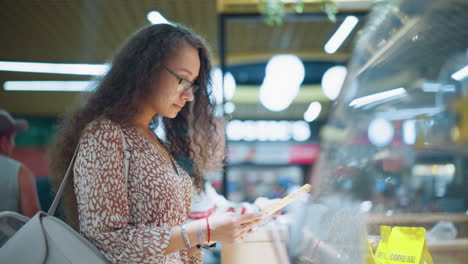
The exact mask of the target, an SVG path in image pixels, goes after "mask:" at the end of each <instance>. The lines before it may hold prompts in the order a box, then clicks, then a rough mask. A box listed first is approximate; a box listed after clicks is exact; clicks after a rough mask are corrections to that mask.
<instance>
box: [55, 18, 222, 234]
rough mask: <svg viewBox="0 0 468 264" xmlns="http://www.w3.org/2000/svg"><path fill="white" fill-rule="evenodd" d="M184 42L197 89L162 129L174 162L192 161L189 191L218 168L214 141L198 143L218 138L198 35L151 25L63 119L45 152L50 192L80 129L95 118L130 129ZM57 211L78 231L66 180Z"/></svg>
mask: <svg viewBox="0 0 468 264" xmlns="http://www.w3.org/2000/svg"><path fill="white" fill-rule="evenodd" d="M184 43H188V44H189V45H191V46H193V47H194V48H196V49H197V50H198V55H199V58H200V72H199V75H198V77H197V79H196V82H197V83H198V84H199V86H200V89H199V90H198V91H197V92H196V93H195V94H194V101H193V102H191V103H190V104H186V106H184V108H183V109H181V111H180V112H179V114H178V115H177V116H176V117H175V118H172V119H170V118H163V124H164V130H165V134H166V143H167V147H168V149H169V151H170V152H171V154H172V155H173V156H175V157H178V156H187V157H192V159H193V160H194V162H195V164H194V165H195V166H193V169H192V171H191V172H190V173H191V175H194V176H195V177H194V184H195V186H196V187H197V189H198V190H201V187H202V180H203V177H202V174H203V173H204V171H207V170H210V169H213V168H216V167H220V166H222V165H221V164H215V163H216V162H214V161H213V159H211V157H210V156H211V155H212V153H213V149H216V146H217V144H218V143H219V142H216V141H208V142H206V140H202V139H203V138H219V137H216V135H213V134H214V133H218V132H217V131H218V130H219V129H217V125H216V123H215V122H214V107H215V106H214V103H213V100H212V99H211V91H210V90H209V89H208V87H211V85H210V82H211V78H210V74H211V55H210V51H209V49H208V46H207V45H206V44H205V41H204V40H203V39H202V38H201V37H200V36H199V35H197V34H195V33H194V32H192V31H191V30H189V29H187V28H186V27H184V26H182V25H177V24H172V25H168V24H158V25H151V26H147V27H145V28H143V29H141V30H140V31H138V32H136V33H135V34H134V35H133V36H132V37H131V38H129V39H128V40H127V42H126V43H125V44H124V45H123V47H122V48H121V49H120V51H119V52H117V53H116V55H115V56H114V58H113V59H112V63H111V65H112V66H111V68H110V69H109V71H108V72H107V73H106V74H105V75H104V76H103V77H102V78H101V79H100V80H98V82H97V86H96V88H95V90H94V91H93V92H91V93H90V94H89V95H88V96H87V98H86V100H85V101H84V103H83V104H81V105H78V106H77V107H76V108H75V109H74V110H72V111H71V112H70V113H69V114H67V115H65V116H64V118H63V119H62V121H61V122H60V123H59V126H58V134H57V138H56V140H55V142H54V144H53V146H52V147H51V149H50V153H49V156H50V159H49V160H50V168H51V178H52V183H53V185H54V188H55V189H58V186H59V184H60V182H61V181H62V179H63V176H64V174H65V171H66V169H67V167H68V165H69V163H70V161H71V159H72V156H73V153H74V150H75V149H76V147H77V144H78V142H79V139H80V136H81V133H82V131H83V130H84V128H85V127H86V125H87V124H88V123H90V122H92V121H93V120H96V119H99V118H107V119H109V120H111V121H113V122H115V123H117V124H120V125H133V121H134V118H135V116H136V114H137V113H138V112H139V110H140V109H139V108H140V105H141V102H143V101H144V100H145V97H146V96H147V95H148V94H150V89H151V88H150V83H151V81H152V80H153V78H155V76H158V74H159V72H160V71H161V69H162V67H160V66H161V65H162V63H163V62H164V61H165V60H166V59H168V58H170V57H171V56H172V55H173V54H175V52H177V51H178V49H179V48H180V47H181V45H182V44H184ZM155 118H156V117H155ZM154 120H156V119H154ZM153 125H154V121H153ZM197 141H198V142H197ZM71 176H72V175H71ZM71 178H72V179H73V177H71ZM63 209H64V213H65V216H66V221H67V222H68V223H69V224H70V225H71V226H72V227H74V228H75V229H78V217H77V215H78V212H77V204H76V197H75V193H74V190H73V181H72V180H69V181H68V184H67V186H66V188H65V194H64V200H63Z"/></svg>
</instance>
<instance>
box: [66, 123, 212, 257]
mask: <svg viewBox="0 0 468 264" xmlns="http://www.w3.org/2000/svg"><path fill="white" fill-rule="evenodd" d="M123 140H126V142H127V146H129V151H130V153H131V155H130V163H129V164H130V165H129V168H128V175H127V176H128V177H127V178H126V177H125V173H124V167H125V166H124V162H123V160H124V144H123ZM175 166H176V168H177V171H178V174H177V172H176V171H175V170H174V166H173V165H172V164H171V163H169V162H167V160H166V159H164V158H163V156H162V155H161V154H160V153H159V152H158V151H157V149H156V148H155V147H154V145H153V144H152V143H151V142H150V140H148V139H147V138H145V137H143V136H141V134H140V133H139V132H138V131H137V130H136V128H135V127H130V126H129V127H121V126H120V125H118V124H116V123H114V122H112V121H109V120H105V119H100V120H96V121H93V122H92V123H91V124H89V125H88V126H87V127H86V129H85V130H84V132H83V135H82V138H81V143H80V149H79V151H78V153H77V157H76V161H75V165H74V189H75V194H76V197H77V202H78V215H79V221H80V232H81V233H82V235H83V236H84V237H86V238H87V239H88V240H90V241H91V242H92V243H93V244H94V245H95V246H96V247H97V248H98V249H99V250H100V251H101V252H102V253H103V254H104V255H105V256H106V257H107V258H108V259H109V260H110V261H111V262H112V263H201V262H202V259H203V255H202V251H200V250H197V253H195V254H194V255H192V256H191V257H188V255H187V251H186V250H181V251H179V252H174V253H172V254H169V255H164V251H165V249H166V247H167V245H168V243H169V239H170V236H171V233H170V230H171V227H174V226H178V225H180V224H182V223H185V222H186V221H187V216H188V214H189V210H190V205H191V194H192V189H191V188H192V182H191V179H190V176H189V175H188V174H187V173H186V172H185V171H184V170H183V169H182V168H181V167H180V166H179V165H178V164H177V163H176V164H175Z"/></svg>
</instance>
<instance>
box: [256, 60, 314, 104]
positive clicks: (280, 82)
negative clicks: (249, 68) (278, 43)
mask: <svg viewBox="0 0 468 264" xmlns="http://www.w3.org/2000/svg"><path fill="white" fill-rule="evenodd" d="M304 77H305V69H304V64H303V63H302V61H301V59H300V58H299V57H297V56H296V55H286V54H282V55H275V56H273V57H272V58H271V59H270V60H269V61H268V63H267V66H266V69H265V79H264V80H263V82H262V84H261V86H260V90H259V99H260V103H261V104H262V105H263V106H264V107H265V108H267V109H268V110H270V111H274V112H278V111H283V110H284V109H286V108H288V107H289V105H290V104H291V103H292V101H293V100H294V98H295V97H296V95H297V93H298V92H299V88H300V86H301V84H302V81H303V80H304Z"/></svg>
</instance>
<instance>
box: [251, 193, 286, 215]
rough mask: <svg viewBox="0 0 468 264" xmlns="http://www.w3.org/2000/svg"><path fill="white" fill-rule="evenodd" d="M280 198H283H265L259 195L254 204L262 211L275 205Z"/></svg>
mask: <svg viewBox="0 0 468 264" xmlns="http://www.w3.org/2000/svg"><path fill="white" fill-rule="evenodd" d="M279 200H281V199H271V200H270V199H268V198H265V197H258V198H257V199H256V200H255V202H254V204H255V205H256V206H257V207H258V208H259V209H260V211H262V210H265V209H267V208H268V207H270V206H272V205H274V204H275V203H277V202H278V201H279ZM278 213H281V211H279V212H278Z"/></svg>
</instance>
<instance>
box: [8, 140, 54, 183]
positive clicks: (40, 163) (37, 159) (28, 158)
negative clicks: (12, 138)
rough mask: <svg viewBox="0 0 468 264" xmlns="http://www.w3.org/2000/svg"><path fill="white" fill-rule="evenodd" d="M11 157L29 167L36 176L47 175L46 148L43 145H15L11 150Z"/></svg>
mask: <svg viewBox="0 0 468 264" xmlns="http://www.w3.org/2000/svg"><path fill="white" fill-rule="evenodd" d="M12 158H13V159H15V160H17V161H20V162H22V163H23V164H24V165H26V166H27V167H28V168H29V169H31V170H32V172H33V173H34V175H35V176H36V178H40V177H43V176H47V175H49V168H48V164H49V163H48V159H47V148H45V147H17V148H15V149H14V150H13V155H12Z"/></svg>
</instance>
